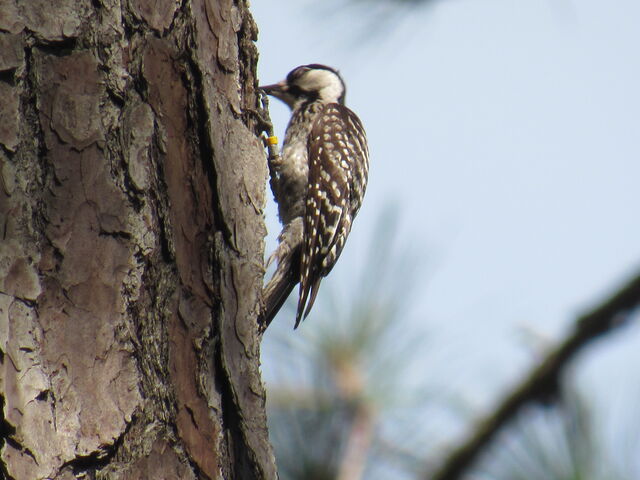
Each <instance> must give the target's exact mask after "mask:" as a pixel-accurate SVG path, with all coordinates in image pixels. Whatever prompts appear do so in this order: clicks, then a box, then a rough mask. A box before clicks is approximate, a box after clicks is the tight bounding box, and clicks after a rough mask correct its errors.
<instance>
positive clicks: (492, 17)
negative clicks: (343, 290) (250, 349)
mask: <svg viewBox="0 0 640 480" xmlns="http://www.w3.org/2000/svg"><path fill="white" fill-rule="evenodd" d="M320 3H321V2H310V1H300V0H296V1H293V0H292V1H288V2H286V1H276V0H273V1H255V2H254V3H253V5H252V11H253V13H254V16H255V19H256V21H257V23H258V27H259V29H260V35H259V41H258V47H259V49H260V63H259V74H260V79H261V82H262V83H272V82H274V81H277V80H280V79H282V78H284V76H285V75H286V73H287V72H288V71H289V70H291V69H292V68H293V67H295V66H297V65H300V64H304V63H326V64H328V65H331V66H334V67H337V68H339V69H340V71H341V72H342V75H343V77H344V78H345V81H346V82H347V86H348V93H347V104H348V106H350V107H351V108H352V109H353V110H355V111H356V112H357V113H358V115H359V116H360V117H361V119H362V120H363V122H364V124H365V127H366V128H367V132H368V136H369V143H370V150H371V173H370V184H369V189H368V191H367V197H366V199H365V203H364V206H363V208H362V210H361V213H360V216H359V217H358V219H357V220H356V223H355V225H354V230H353V232H352V234H351V237H350V239H349V242H348V243H347V248H346V249H345V252H344V253H343V256H342V257H341V261H340V262H339V265H338V267H336V270H335V271H334V273H333V274H332V275H331V276H330V277H329V279H327V280H326V281H325V283H323V288H327V285H329V284H331V285H334V284H333V283H332V280H331V278H332V277H334V276H335V277H336V280H335V285H334V287H336V288H337V286H338V285H339V282H340V281H342V280H344V278H345V277H347V278H348V276H349V275H352V272H353V269H354V268H359V267H358V264H359V262H361V258H360V259H359V258H358V257H359V255H358V254H359V252H360V251H362V250H363V249H364V247H365V246H366V245H367V237H368V236H369V235H370V234H371V229H372V226H373V224H374V223H375V220H376V218H377V216H378V214H379V212H380V211H381V210H383V209H384V207H385V206H386V205H388V204H389V203H395V204H396V205H397V206H398V210H399V212H400V214H401V218H402V220H401V230H400V235H401V236H402V237H404V238H409V239H410V242H409V243H410V244H411V245H412V246H413V247H414V248H417V249H420V250H422V257H423V262H424V269H423V271H424V274H423V275H422V277H421V279H420V280H421V281H420V284H419V285H418V288H417V290H418V292H419V294H418V295H417V299H416V302H415V306H414V308H413V309H412V316H414V317H415V319H416V328H422V329H423V330H424V331H426V332H427V334H428V335H429V337H430V338H431V339H433V340H432V341H433V343H434V344H436V345H437V348H434V349H433V351H429V352H426V354H425V362H431V364H430V367H429V371H430V372H433V371H435V372H436V373H434V379H433V382H434V384H436V385H437V384H438V382H441V383H442V384H443V385H445V384H446V387H447V388H449V389H450V390H453V391H454V392H455V393H456V395H459V396H460V397H461V398H463V399H464V400H465V401H466V402H468V403H469V405H471V406H472V407H474V408H477V409H478V411H481V410H482V409H486V408H489V407H490V405H491V402H493V401H494V400H495V399H496V398H497V397H499V396H500V394H501V392H502V391H503V390H502V389H503V388H505V387H506V386H508V385H509V382H513V381H515V380H516V379H518V378H519V374H520V373H521V372H522V371H523V370H524V369H525V368H526V367H527V366H529V365H530V364H531V362H532V360H534V359H535V358H536V352H537V349H538V348H540V347H542V346H544V342H545V341H552V340H553V339H556V338H559V337H560V336H561V334H562V333H563V332H565V329H566V328H567V327H568V326H569V325H570V322H571V320H573V319H574V318H575V316H576V315H577V314H579V313H580V312H582V311H585V310H587V309H589V307H591V306H593V305H594V304H596V303H597V302H598V301H599V300H600V299H602V298H603V297H604V296H606V294H607V293H608V292H610V291H611V290H612V289H615V288H616V287H617V286H618V285H620V284H621V283H622V282H624V281H625V279H626V278H628V276H630V275H632V274H634V273H635V272H636V271H638V270H639V269H640V215H639V214H638V210H639V206H640V87H639V86H640V54H639V52H640V28H638V25H640V2H637V1H636V0H617V1H614V2H602V0H599V1H596V0H580V1H578V0H441V1H439V2H435V3H434V5H433V6H431V7H429V8H422V9H416V10H415V11H413V12H412V13H411V14H410V15H407V16H406V17H399V18H396V19H395V23H394V24H392V25H391V26H392V27H394V28H391V26H390V25H384V24H379V23H376V24H373V25H374V26H375V31H373V32H369V31H368V30H367V23H366V22H367V10H366V9H364V8H363V9H353V8H343V7H341V5H342V4H341V3H340V2H335V3H332V5H334V6H337V9H338V11H336V13H335V16H332V14H331V11H332V9H331V8H328V7H322V6H318V4H320ZM317 18H320V20H315V19H317ZM376 32H378V33H376ZM271 113H272V118H273V120H274V122H275V124H276V129H277V131H279V132H280V135H281V134H282V131H283V130H284V128H285V126H286V123H287V120H288V111H287V109H286V107H284V105H282V104H278V102H277V101H272V107H271ZM269 214H270V215H271V219H272V221H271V223H270V225H271V230H272V231H276V230H277V224H276V223H275V213H274V210H273V209H271V210H270V213H269ZM272 234H273V232H272ZM329 288H331V287H329ZM322 292H323V290H322V289H321V290H320V296H322V294H323V293H322ZM283 317H284V316H282V315H281V316H280V317H279V318H278V319H277V322H280V323H284V322H288V323H292V320H293V319H291V318H283ZM323 320H324V319H323ZM326 320H327V321H329V319H326ZM312 322H314V318H313V313H312V314H311V316H310V317H309V319H308V321H307V322H305V324H304V325H303V327H302V328H313V327H312V325H311V324H312ZM292 334H294V333H292ZM619 338H620V339H621V340H615V341H607V342H608V343H603V344H602V345H598V346H596V347H595V348H594V349H593V353H592V354H591V355H590V356H588V357H587V358H585V361H584V362H581V364H580V366H579V368H578V378H579V379H580V382H581V385H584V388H585V389H588V390H591V389H594V392H595V393H594V397H597V398H600V399H601V401H602V402H603V404H604V403H607V401H608V400H607V398H608V397H607V393H608V392H611V391H615V392H617V393H618V394H619V395H622V396H633V398H634V400H635V402H634V404H636V405H637V400H638V397H639V396H640V389H639V388H638V387H636V385H639V384H640V367H638V366H637V365H638V364H640V353H638V352H640V328H639V327H638V325H635V326H633V327H632V328H630V329H627V330H626V331H624V332H623V333H622V334H621V335H620V336H619ZM267 339H268V337H267ZM630 356H631V357H633V359H634V360H633V362H632V363H631V364H630V363H629V362H628V360H629V357H630ZM433 365H438V366H439V367H438V368H435V369H434V368H432V367H433ZM268 377H269V374H268V373H267V378H268ZM625 385H626V386H627V387H625ZM629 385H632V386H633V387H629ZM603 392H605V393H603ZM612 401H613V400H612ZM638 420H639V421H640V418H639V419H638Z"/></svg>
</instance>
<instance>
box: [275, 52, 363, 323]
mask: <svg viewBox="0 0 640 480" xmlns="http://www.w3.org/2000/svg"><path fill="white" fill-rule="evenodd" d="M262 88H263V89H264V90H265V92H266V93H268V94H269V95H273V96H275V97H277V98H279V99H281V100H283V101H284V102H285V103H286V104H287V105H289V107H290V108H291V109H292V111H293V112H292V116H291V120H290V122H289V125H288V126H287V131H286V134H285V141H284V144H283V149H282V155H281V156H280V158H279V159H277V160H274V161H272V164H271V165H270V167H271V168H270V170H271V177H272V178H271V186H272V190H273V193H274V196H275V198H276V201H277V202H278V209H279V214H280V220H281V221H282V223H283V229H282V232H281V234H280V236H279V238H278V240H279V245H278V248H277V249H276V251H275V252H274V254H273V255H272V257H271V259H270V261H271V260H273V259H275V260H277V262H278V268H277V269H276V273H275V274H274V276H273V278H272V279H271V280H270V281H269V283H268V284H267V286H266V287H265V290H264V294H263V298H264V299H265V307H266V308H265V319H264V321H265V323H266V324H267V325H268V323H269V322H270V321H271V320H272V318H273V316H275V314H276V313H277V311H278V310H279V309H280V307H281V306H282V304H283V303H284V300H286V297H287V296H288V295H289V292H290V291H291V290H292V289H293V287H294V286H295V284H296V283H300V295H299V300H298V310H297V315H296V324H295V326H296V327H297V326H298V324H299V323H300V321H301V320H302V319H303V318H305V317H306V316H307V315H308V314H309V312H310V311H311V307H312V306H313V303H314V301H315V299H316V296H317V294H318V289H319V287H320V282H321V281H322V278H323V277H325V276H327V275H328V274H329V272H330V271H331V269H332V268H333V266H334V265H335V263H336V261H337V260H338V258H339V257H340V253H341V252H342V249H343V248H344V245H345V242H346V239H347V236H348V235H349V232H350V231H351V225H352V222H353V219H354V218H355V216H356V215H357V213H358V211H359V209H360V206H361V205H362V199H363V196H364V192H365V189H366V185H367V174H368V169H369V154H368V149H367V140H366V134H365V131H364V128H363V126H362V123H361V122H360V119H359V118H358V117H357V116H356V114H355V113H353V112H352V111H351V110H349V109H348V108H347V107H345V106H344V97H345V86H344V82H343V81H342V79H341V78H340V75H339V74H338V72H336V71H335V70H333V69H332V68H330V67H326V66H324V65H316V64H313V65H304V66H301V67H298V68H296V69H294V70H293V71H292V72H291V73H289V75H288V76H287V79H286V80H285V81H284V82H281V83H278V84H275V85H269V86H266V87H262Z"/></svg>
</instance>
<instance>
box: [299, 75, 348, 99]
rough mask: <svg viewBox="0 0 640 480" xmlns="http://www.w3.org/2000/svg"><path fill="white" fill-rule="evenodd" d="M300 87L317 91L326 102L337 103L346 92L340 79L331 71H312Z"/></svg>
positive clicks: (303, 79)
mask: <svg viewBox="0 0 640 480" xmlns="http://www.w3.org/2000/svg"><path fill="white" fill-rule="evenodd" d="M300 87H301V88H303V89H304V90H307V91H317V92H318V95H319V96H320V98H321V99H322V100H324V101H326V102H337V101H338V99H339V98H340V97H341V96H342V94H343V92H344V86H343V84H342V80H340V77H338V75H336V74H335V73H333V72H332V71H330V70H311V71H309V72H307V73H306V74H305V75H304V77H303V78H302V79H301V81H300Z"/></svg>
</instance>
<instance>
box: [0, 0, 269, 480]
mask: <svg viewBox="0 0 640 480" xmlns="http://www.w3.org/2000/svg"><path fill="white" fill-rule="evenodd" d="M256 36H257V29H256V26H255V24H254V22H253V20H252V18H251V16H250V14H249V11H248V7H247V5H246V3H245V2H243V1H241V0H238V1H236V2H233V1H232V0H227V1H218V2H212V1H210V0H185V1H183V2H178V1H175V0H155V1H151V0H128V1H118V0H92V1H91V0H54V1H51V0H47V1H45V0H30V1H28V2H27V1H24V2H13V1H10V0H1V1H0V164H1V169H0V395H1V398H2V414H3V418H2V423H1V426H0V428H1V436H2V440H3V443H2V445H1V446H0V469H1V470H0V471H1V472H2V474H0V476H2V475H4V476H5V477H6V478H9V479H11V478H13V479H38V478H51V479H67V478H76V477H78V476H81V475H87V476H88V478H108V479H125V478H126V479H138V478H139V479H146V478H180V479H213V478H227V479H244V478H252V479H253V478H268V479H271V478H276V472H275V466H274V460H273V455H272V453H271V448H270V446H269V443H268V438H267V430H266V415H265V408H264V389H263V386H262V383H261V380H260V374H259V341H258V332H257V324H256V317H257V312H258V310H259V292H260V291H261V287H262V279H263V274H264V270H263V250H264V235H265V232H266V231H265V227H264V218H263V209H264V203H265V184H266V179H267V166H266V159H265V154H264V151H263V147H262V144H261V142H260V140H259V138H258V134H259V133H260V132H259V127H258V126H257V123H256V120H255V115H252V114H251V112H253V111H255V110H257V109H258V108H259V102H258V99H257V95H256V90H257V81H256V62H257V51H256V48H255V45H254V43H253V42H254V41H255V39H256Z"/></svg>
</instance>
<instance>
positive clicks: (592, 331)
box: [425, 275, 640, 480]
mask: <svg viewBox="0 0 640 480" xmlns="http://www.w3.org/2000/svg"><path fill="white" fill-rule="evenodd" d="M639 305H640V275H639V276H637V277H636V278H634V279H633V280H631V281H630V282H629V283H627V284H626V285H625V286H624V287H622V288H621V289H620V290H619V291H618V292H617V293H615V294H614V295H613V296H611V297H610V298H609V299H608V300H606V301H604V302H603V303H602V304H601V305H599V306H598V307H597V308H595V309H594V310H592V311H591V312H589V313H587V314H585V315H583V316H582V317H580V318H578V319H577V320H576V322H575V326H574V328H573V331H572V332H571V333H570V335H569V336H568V337H567V338H566V339H565V340H564V341H563V342H561V343H560V344H559V345H558V346H557V347H556V348H555V349H553V350H552V351H550V352H549V354H548V355H547V356H546V357H545V358H543V359H542V361H541V362H540V363H539V364H538V365H536V366H535V367H534V368H533V369H532V370H531V372H530V373H529V374H528V375H527V376H526V377H525V379H524V380H523V381H522V382H521V383H520V384H519V385H517V386H516V388H515V389H514V390H513V391H512V392H511V393H510V394H509V395H508V396H507V397H506V398H505V399H504V400H503V401H502V403H501V404H500V405H499V407H498V408H497V409H496V410H495V412H494V413H492V414H491V415H490V416H488V417H487V418H485V419H484V420H482V421H481V422H480V423H479V425H478V427H477V428H476V430H475V431H474V432H473V433H472V434H471V436H470V437H469V438H468V439H467V440H466V441H465V442H464V443H463V444H462V445H461V446H460V447H458V448H457V449H456V450H454V451H453V452H452V453H451V455H449V457H448V458H447V459H446V460H445V462H444V463H443V464H442V466H441V467H440V469H439V470H438V471H437V472H436V473H435V475H427V476H426V477H425V478H429V479H430V480H455V479H458V478H461V476H462V474H463V473H464V472H465V471H467V470H468V469H469V468H470V467H471V466H472V465H473V463H474V461H475V460H476V459H477V458H478V456H479V454H480V453H481V452H482V451H483V450H484V449H485V448H486V447H487V446H488V445H489V444H490V442H491V441H492V440H493V439H494V437H495V436H496V434H497V433H498V431H499V430H500V429H501V428H502V427H504V426H505V425H506V424H507V423H508V422H509V421H511V420H512V419H513V418H515V416H516V414H517V413H518V411H519V410H520V408H521V407H522V406H524V405H526V404H528V403H531V402H535V401H542V400H548V399H549V398H553V397H554V396H555V395H556V394H557V393H558V384H559V379H560V375H561V374H562V372H563V371H564V369H565V368H566V366H567V364H568V363H569V362H570V361H571V360H572V359H573V358H574V357H575V356H576V354H577V353H578V352H579V351H580V350H581V349H582V348H583V347H584V346H585V345H587V344H588V343H589V342H591V341H592V340H594V339H595V338H597V337H598V336H600V335H604V334H607V333H610V332H612V331H614V330H615V329H616V328H618V327H620V326H622V325H624V324H626V323H627V322H628V320H629V318H630V317H631V313H632V311H633V310H634V309H635V308H637V307H638V306H639Z"/></svg>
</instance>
